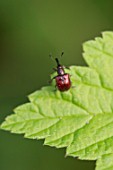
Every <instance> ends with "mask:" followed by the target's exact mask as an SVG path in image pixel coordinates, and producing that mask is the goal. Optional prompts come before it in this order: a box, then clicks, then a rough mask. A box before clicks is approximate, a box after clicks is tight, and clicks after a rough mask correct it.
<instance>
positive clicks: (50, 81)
mask: <svg viewBox="0 0 113 170" xmlns="http://www.w3.org/2000/svg"><path fill="white" fill-rule="evenodd" d="M56 77H57V76H54V77H53V78H52V79H50V80H49V84H51V83H52V81H53V79H55V78H56Z"/></svg>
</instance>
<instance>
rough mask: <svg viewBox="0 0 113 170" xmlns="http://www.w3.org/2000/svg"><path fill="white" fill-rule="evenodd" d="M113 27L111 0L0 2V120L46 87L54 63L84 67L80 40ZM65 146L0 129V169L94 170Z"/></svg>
mask: <svg viewBox="0 0 113 170" xmlns="http://www.w3.org/2000/svg"><path fill="white" fill-rule="evenodd" d="M105 30H113V1H110V0H106V1H104V0H79V1H77V0H57V1H55V0H45V1H44V0H32V1H30V0H0V123H1V122H2V121H3V120H4V118H5V117H6V116H7V115H9V114H11V113H12V110H13V109H14V108H15V107H16V106H18V105H20V104H23V103H25V102H27V101H28V100H27V97H26V96H27V95H28V94H30V93H32V92H33V91H35V90H37V89H40V88H41V87H42V86H46V85H48V80H49V74H50V73H51V71H52V68H53V67H54V66H55V62H53V61H52V60H50V58H49V53H50V52H51V53H52V54H53V55H54V56H59V55H60V54H61V52H62V51H64V52H65V55H64V56H63V58H62V63H63V64H64V65H67V66H69V65H74V64H75V65H85V62H84V60H83V58H82V43H83V42H84V41H87V40H89V39H93V38H94V37H95V36H100V33H101V32H102V31H105ZM64 155H65V149H59V150H58V149H55V148H50V147H47V146H43V141H36V140H28V139H24V138H23V136H22V135H13V134H10V133H9V132H5V131H0V170H75V169H76V170H94V167H95V162H93V161H80V160H77V159H76V158H72V157H68V158H65V157H64Z"/></svg>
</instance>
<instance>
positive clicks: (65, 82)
mask: <svg viewBox="0 0 113 170" xmlns="http://www.w3.org/2000/svg"><path fill="white" fill-rule="evenodd" d="M62 55H63V53H62V54H61V56H62ZM55 60H56V63H57V68H54V70H55V71H57V73H58V75H57V76H55V77H53V78H52V80H53V79H55V80H56V87H57V88H58V90H60V91H61V92H63V91H67V90H69V89H70V87H71V81H70V74H68V73H65V71H64V68H65V67H64V66H62V65H61V64H60V63H59V60H58V58H55ZM52 80H51V81H52Z"/></svg>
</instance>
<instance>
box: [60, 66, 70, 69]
mask: <svg viewBox="0 0 113 170" xmlns="http://www.w3.org/2000/svg"><path fill="white" fill-rule="evenodd" d="M62 67H63V68H64V69H65V68H67V69H69V70H70V67H68V66H62Z"/></svg>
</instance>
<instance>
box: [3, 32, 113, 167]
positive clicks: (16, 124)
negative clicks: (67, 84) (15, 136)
mask: <svg viewBox="0 0 113 170" xmlns="http://www.w3.org/2000/svg"><path fill="white" fill-rule="evenodd" d="M102 35H103V37H102V38H96V39H95V40H93V41H88V42H86V43H84V45H83V49H84V54H83V56H84V59H85V61H86V62H87V64H88V65H89V67H77V66H71V67H70V71H69V73H70V74H71V81H72V86H73V87H72V88H71V89H70V90H69V91H67V92H60V91H58V90H57V91H54V87H53V86H48V87H43V88H42V89H41V90H39V91H36V92H34V93H33V94H31V95H30V96H29V100H30V102H29V103H27V104H24V105H22V106H19V107H17V108H16V109H15V110H14V114H12V115H10V116H8V117H7V118H6V120H5V121H4V122H3V123H2V125H1V129H4V130H9V131H11V132H12V133H19V134H21V133H23V134H25V137H26V138H31V139H45V141H44V144H46V145H50V146H55V147H57V148H62V147H67V149H66V155H69V156H74V157H78V158H79V159H84V160H97V166H96V170H111V169H113V32H104V33H103V34H102ZM66 71H67V70H66ZM74 86H75V87H74Z"/></svg>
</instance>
